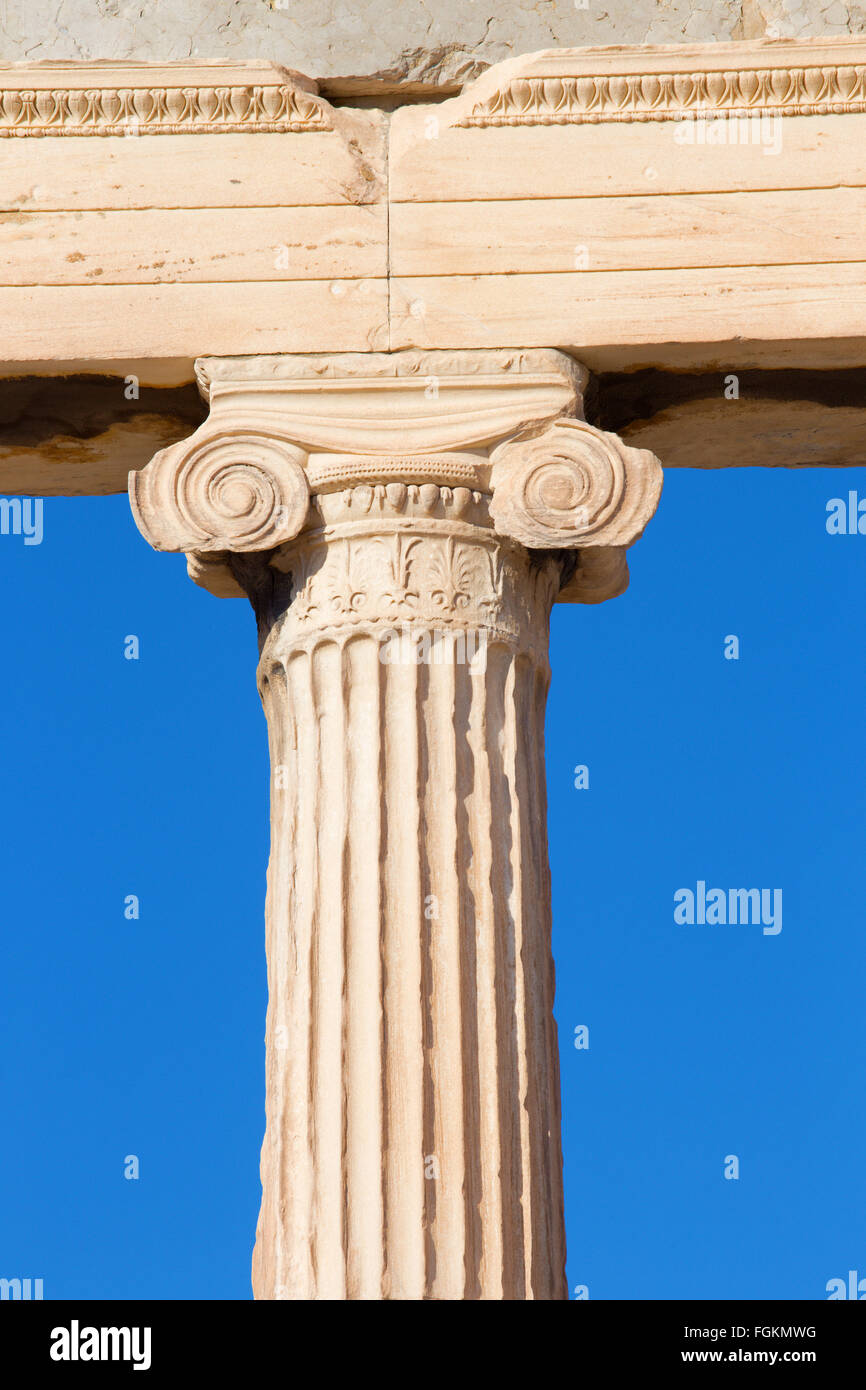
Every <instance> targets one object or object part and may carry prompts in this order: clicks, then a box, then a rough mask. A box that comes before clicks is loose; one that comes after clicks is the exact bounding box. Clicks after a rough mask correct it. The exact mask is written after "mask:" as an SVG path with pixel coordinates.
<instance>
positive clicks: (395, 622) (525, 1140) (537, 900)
mask: <svg viewBox="0 0 866 1390" xmlns="http://www.w3.org/2000/svg"><path fill="white" fill-rule="evenodd" d="M422 492H423V496H422ZM317 500H318V503H319V505H318V506H317V507H315V508H314V524H313V525H312V527H310V528H308V529H307V530H306V531H304V532H303V533H302V534H301V536H300V537H299V538H298V542H297V543H296V545H295V546H294V547H293V548H292V549H291V550H290V551H287V553H285V554H284V556H283V557H282V558H281V566H283V567H284V568H285V570H286V571H287V577H286V579H285V581H284V584H283V592H282V594H281V595H280V594H277V595H271V596H270V599H269V602H270V605H271V608H272V613H273V614H274V616H269V615H265V625H266V626H267V627H268V628H269V630H268V631H267V635H266V637H265V641H264V646H263V650H262V656H261V661H260V666H259V686H260V690H261V694H262V700H263V703H264V708H265V712H266V714H267V719H268V727H269V731H270V742H271V758H272V767H273V778H272V796H273V822H272V846H271V861H270V867H269V876H268V901H267V952H268V973H269V992H270V1006H269V1012H268V1027H267V1076H268V1082H267V1131H266V1136H265V1142H264V1146H263V1151H262V1187H263V1200H262V1210H261V1217H260V1221H259V1228H258V1232H257V1241H256V1252H255V1259H254V1289H255V1293H256V1296H257V1297H259V1298H262V1297H263V1298H299V1299H310V1298H326V1299H344V1298H352V1299H380V1298H396V1299H420V1298H442V1299H466V1298H468V1299H475V1298H492V1299H503V1298H507V1299H524V1298H533V1297H538V1298H558V1297H564V1258H565V1252H564V1239H563V1229H562V1177H561V1152H560V1137H559V1100H558V1096H559V1086H558V1067H557V1050H556V1032H555V1026H554V1022H553V1014H552V1005H553V967H552V961H551V954H550V894H549V881H548V866H547V846H546V830H545V792H544V741H543V740H544V708H545V699H546V693H547V687H548V679H549V671H548V665H547V654H546V642H547V624H548V616H549V610H550V605H551V603H552V601H553V597H554V594H555V592H556V590H557V589H558V587H559V579H560V563H561V562H560V561H559V560H557V559H553V558H550V557H547V556H545V557H544V558H541V559H535V560H533V559H531V558H530V556H529V553H528V552H526V551H524V550H523V548H522V547H521V546H519V545H516V544H513V543H510V542H507V541H503V540H502V539H501V538H499V537H497V536H495V535H494V533H493V531H492V529H491V526H490V521H489V516H488V511H487V499H486V498H484V497H482V495H481V494H479V493H477V492H476V493H474V494H472V493H470V492H469V491H468V490H467V489H465V488H458V489H451V488H439V487H430V486H428V487H426V488H424V489H423V490H422V489H421V488H419V487H417V486H416V487H409V488H407V487H405V486H397V487H394V486H390V487H387V488H386V487H385V486H382V485H379V486H365V487H356V488H354V489H348V490H346V491H344V492H342V493H339V494H336V495H331V496H329V497H323V498H321V499H317ZM323 511H324V513H325V514H324V515H323ZM409 522H411V528H412V529H411V537H409V536H407V530H406V527H407V523H409Z"/></svg>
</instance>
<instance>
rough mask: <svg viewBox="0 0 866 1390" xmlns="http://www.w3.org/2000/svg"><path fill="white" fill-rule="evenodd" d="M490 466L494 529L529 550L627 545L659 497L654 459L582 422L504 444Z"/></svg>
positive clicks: (659, 472)
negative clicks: (491, 470)
mask: <svg viewBox="0 0 866 1390" xmlns="http://www.w3.org/2000/svg"><path fill="white" fill-rule="evenodd" d="M491 461H492V464H493V474H492V482H493V501H492V504H491V515H492V517H493V521H494V524H495V526H496V529H497V531H499V532H500V533H501V534H503V535H506V536H511V537H512V538H513V539H514V540H517V541H520V542H521V543H522V544H523V545H526V546H528V547H530V548H531V549H549V548H553V547H559V546H561V547H574V546H593V547H598V546H628V545H631V544H632V542H633V541H636V540H637V539H638V537H639V536H640V535H641V534H642V533H643V531H644V528H645V527H646V525H647V522H648V521H649V520H650V518H651V517H652V515H653V513H654V512H655V509H656V507H657V506H658V501H659V497H660V495H661V487H662V468H661V464H660V463H659V461H658V459H657V458H656V457H655V455H654V454H651V453H650V452H649V450H647V449H630V448H629V447H628V446H627V445H625V444H623V442H622V440H621V439H620V438H619V437H618V436H617V435H615V434H607V433H606V432H605V431H603V430H597V429H594V428H593V426H592V425H588V424H586V422H585V421H583V420H558V421H557V422H556V424H554V425H551V426H550V427H549V428H548V429H546V430H544V431H543V432H542V433H541V434H539V435H536V436H535V437H534V438H532V439H526V440H519V441H509V442H508V443H505V444H503V445H501V446H500V447H499V448H498V449H496V450H495V451H494V453H493V454H492V456H491Z"/></svg>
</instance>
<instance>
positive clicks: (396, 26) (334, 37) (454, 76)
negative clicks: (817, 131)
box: [0, 0, 866, 86]
mask: <svg viewBox="0 0 866 1390" xmlns="http://www.w3.org/2000/svg"><path fill="white" fill-rule="evenodd" d="M864 32H866V7H864V6H863V5H861V4H845V3H843V0H829V3H827V0H670V3H659V0H606V3H605V0H547V3H545V0H541V2H540V3H538V2H537V0H536V2H535V3H533V0H506V3H504V4H499V5H496V6H494V5H490V4H485V3H483V0H439V3H437V4H436V5H430V4H429V3H424V0H342V3H324V4H323V3H322V0H217V3H214V0H177V3H174V4H172V5H148V6H144V5H134V4H132V3H129V0H96V3H95V4H94V3H93V0H61V3H59V4H57V5H56V6H55V5H52V6H50V7H44V6H38V5H37V6H34V5H33V4H32V3H30V0H0V59H2V60H5V61H7V62H8V61H10V60H17V59H22V60H23V59H28V60H30V61H33V60H41V59H55V60H56V59H79V60H82V61H87V60H93V59H102V58H104V59H115V60H116V59H137V60H140V61H142V62H145V61H149V62H154V61H155V62H165V61H168V60H174V59H188V58H192V59H197V60H199V61H208V60H213V59H220V58H226V59H239V58H268V59H272V60H274V61H277V62H283V63H285V64H286V65H287V66H289V67H292V68H297V69H300V71H302V72H307V73H310V74H311V75H312V76H314V77H317V78H323V79H335V78H341V77H342V78H347V77H353V76H354V77H360V76H375V77H377V78H378V79H379V80H380V81H381V80H385V81H389V82H394V83H405V82H418V83H424V84H429V83H434V84H444V85H452V86H453V85H454V84H455V83H456V84H459V83H461V82H464V81H465V80H466V79H467V78H469V77H473V76H476V75H477V74H478V73H479V72H480V71H481V70H482V69H483V68H485V67H487V66H488V65H489V64H490V63H497V62H500V61H502V59H504V58H511V57H515V56H516V55H518V54H521V53H531V52H533V51H534V50H536V49H540V48H553V47H559V46H567V45H569V46H575V45H583V44H644V43H684V42H705V41H708V40H714V39H752V38H763V37H771V38H774V37H778V38H800V37H817V36H821V35H836V34H860V33H864Z"/></svg>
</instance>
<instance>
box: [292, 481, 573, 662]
mask: <svg viewBox="0 0 866 1390" xmlns="http://www.w3.org/2000/svg"><path fill="white" fill-rule="evenodd" d="M323 513H324V515H323ZM311 515H312V516H313V517H316V518H318V519H319V521H320V524H319V525H318V526H315V527H313V528H312V529H308V530H305V531H304V532H303V533H302V534H301V535H300V536H299V537H298V538H297V539H296V540H295V541H293V542H291V543H290V544H287V545H286V546H284V547H283V548H282V549H281V552H280V553H279V555H277V556H275V557H274V558H273V561H272V563H273V565H274V567H275V568H277V569H280V570H282V571H284V572H285V573H288V574H290V575H291V584H292V596H291V602H290V604H289V607H288V609H287V611H286V613H285V615H284V618H283V620H282V638H281V640H285V639H286V637H293V636H296V637H298V638H299V639H300V638H303V637H305V636H307V635H310V634H317V633H322V632H324V631H325V630H329V629H334V628H345V627H348V628H352V627H361V626H364V627H367V628H369V627H370V626H371V625H372V626H374V627H375V626H377V625H387V624H389V623H394V622H407V623H414V624H420V625H429V626H434V627H455V628H459V629H466V628H483V629H485V631H487V632H488V633H489V634H490V635H491V636H495V637H497V638H498V639H501V640H502V641H505V642H507V643H509V644H517V645H520V646H522V647H525V648H526V649H527V650H529V649H533V650H534V649H535V648H536V647H538V649H539V650H542V649H543V648H544V647H546V642H547V636H546V634H547V621H548V616H549V612H550V607H551V605H552V603H553V600H554V597H555V595H556V592H557V590H558V588H559V584H560V581H561V577H562V571H563V559H562V557H559V556H556V555H551V556H544V557H539V558H538V559H533V558H532V557H531V556H530V555H528V554H527V553H526V551H525V549H524V548H523V547H522V546H521V545H519V544H515V543H514V542H512V541H510V540H508V539H507V538H503V537H501V536H498V535H497V534H496V533H495V531H494V530H493V529H492V527H491V523H490V515H489V497H488V496H486V495H484V494H482V493H480V492H478V491H473V492H470V491H469V490H468V489H466V488H454V489H452V488H438V487H436V486H434V485H432V484H424V485H422V486H420V487H415V486H411V485H410V486H408V487H406V486H403V485H400V484H388V485H379V486H378V487H376V488H369V487H364V486H360V487H356V488H352V489H347V490H346V491H345V492H343V493H338V494H330V495H326V496H324V497H318V498H315V499H314V500H313V506H312V508H311ZM407 516H408V517H411V529H410V530H407V528H406V525H405V522H404V518H406V517H407ZM326 517H327V518H330V520H327V521H326V520H325V518H326ZM335 517H339V518H340V520H339V521H335V520H334V518H335ZM466 518H471V519H466Z"/></svg>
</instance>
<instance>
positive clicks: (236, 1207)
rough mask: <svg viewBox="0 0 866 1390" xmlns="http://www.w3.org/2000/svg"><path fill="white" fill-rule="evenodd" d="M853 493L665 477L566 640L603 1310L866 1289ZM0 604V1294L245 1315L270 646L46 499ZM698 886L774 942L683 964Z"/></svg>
mask: <svg viewBox="0 0 866 1390" xmlns="http://www.w3.org/2000/svg"><path fill="white" fill-rule="evenodd" d="M849 488H858V489H859V494H860V496H861V497H866V469H862V468H857V469H847V470H830V469H827V470H803V471H793V470H769V469H759V468H755V469H737V470H730V471H724V472H716V473H713V472H700V471H670V472H668V473H667V475H666V478H665V490H664V494H663V496H662V502H661V507H660V509H659V512H658V515H657V517H656V518H655V520H654V521H653V522H652V523H651V525H650V527H649V529H648V531H647V533H646V535H645V537H644V538H643V540H642V541H641V542H640V543H639V544H638V545H637V546H636V547H635V549H634V550H633V551H632V555H631V570H632V587H631V588H630V590H629V592H628V594H627V595H626V596H625V597H623V598H621V599H617V600H615V601H613V602H611V603H606V604H603V605H600V606H599V607H597V608H584V607H560V608H558V609H556V610H555V612H554V619H553V634H552V652H551V659H552V666H553V685H552V690H551V698H550V705H549V714H548V732H547V764H548V786H549V828H550V842H551V865H552V874H553V894H554V954H555V958H556V966H557V1004H556V1012H557V1019H558V1023H559V1033H560V1050H561V1068H562V1090H563V1141H564V1151H565V1179H566V1210H567V1224H568V1242H569V1265H568V1271H569V1284H570V1287H571V1289H572V1290H574V1288H575V1287H576V1286H578V1285H585V1286H587V1287H588V1290H589V1295H590V1298H592V1299H596V1298H617V1299H619V1298H623V1299H633V1298H647V1297H649V1298H717V1297H718V1298H818V1299H820V1298H824V1297H826V1293H825V1286H826V1283H827V1281H828V1280H829V1279H831V1278H834V1277H836V1276H842V1277H845V1276H847V1271H848V1270H849V1269H852V1268H857V1269H858V1270H859V1271H860V1273H861V1275H863V1276H866V1209H864V1207H863V1204H862V1200H861V1197H860V1193H861V1190H862V1166H863V1159H862V1155H863V1151H864V1145H866V1120H864V1104H863V1077H864V1075H866V1026H864V1004H863V995H864V989H863V980H864V964H866V961H864V956H866V940H864V932H863V894H864V891H866V881H864V863H863V843H864V828H866V814H864V800H866V794H864V776H863V761H864V759H863V748H864V733H863V704H864V700H863V695H864V688H866V681H864V665H866V644H864V640H863V636H864V630H863V576H864V569H866V536H834V537H831V536H828V534H827V532H826V529H825V517H826V503H827V501H828V499H829V498H831V497H836V496H845V495H847V492H848V490H849ZM0 582H2V592H3V594H4V596H5V602H4V604H3V608H2V614H0V624H2V638H3V651H4V655H5V662H4V670H5V679H4V680H3V683H2V693H0V713H2V727H3V731H4V736H3V750H2V777H3V789H4V794H3V797H2V802H0V817H2V827H0V828H2V834H0V855H2V866H0V872H2V881H3V896H2V906H3V911H2V953H0V960H2V970H0V1033H2V1047H0V1125H2V1145H0V1189H2V1192H3V1194H4V1196H3V1202H2V1203H0V1265H2V1268H0V1275H3V1276H5V1277H13V1276H18V1277H28V1276H29V1277H34V1278H36V1277H41V1278H43V1280H44V1290H45V1296H46V1297H50V1298H76V1297H86V1298H87V1297H92V1298H98V1297H106V1298H136V1297H144V1298H193V1297H195V1298H249V1297H250V1296H251V1293H250V1281H249V1265H250V1254H251V1248H252V1241H253V1237H254V1230H255V1221H256V1215H257V1209H258V1200H259V1184H258V1160H259V1147H260V1143H261V1137H262V1128H263V1121H264V1114H263V1100H264V1097H263V1088H264V1047H263V1033H264V1013H265V969H264V953H263V903H264V873H265V866H266V860H267V850H268V810H267V784H268V770H267V746H266V738H265V726H264V719H263V716H262V713H261V708H260V705H259V702H258V696H257V693H256V688H255V663H256V641H255V628H254V623H253V619H252V614H251V612H250V610H249V608H248V606H247V605H246V604H245V603H244V602H242V601H219V600H217V599H214V598H211V597H210V596H209V595H208V594H206V593H204V592H203V591H201V590H199V589H197V588H196V587H195V586H194V585H192V584H191V583H190V582H189V581H188V580H187V578H186V575H185V565H184V562H183V560H182V559H180V558H178V557H172V556H158V555H156V554H154V553H153V552H151V551H150V550H149V549H148V547H147V546H146V545H145V543H144V541H142V540H141V538H140V537H139V536H138V533H137V532H136V530H135V528H134V525H133V523H132V520H131V517H130V514H129V510H128V504H127V502H126V499H125V498H124V497H110V498H90V499H48V500H47V501H46V503H45V513H44V539H43V542H42V544H41V545H39V546H29V547H27V546H24V545H23V543H22V538H21V537H16V536H11V535H7V536H0ZM130 633H134V634H136V635H137V636H138V638H139V640H140V648H141V656H140V660H138V661H127V660H125V659H124V656H123V644H124V638H125V637H126V635H127V634H130ZM729 634H735V635H737V636H738V637H739V639H740V657H739V660H738V661H728V660H725V658H724V642H725V638H726V636H727V635H729ZM578 764H585V765H586V766H587V767H588V768H589V783H590V785H589V788H588V789H586V790H576V789H575V787H574V785H573V784H574V768H575V766H576V765H578ZM698 880H704V881H705V882H706V883H707V885H708V886H719V887H723V888H725V889H728V888H731V887H764V888H781V889H782V891H783V902H784V911H783V928H782V931H781V932H780V933H779V934H778V935H775V936H769V935H764V934H763V933H762V931H761V928H760V926H754V925H746V926H741V925H729V926H700V925H694V926H681V925H677V924H676V923H675V922H674V916H673V910H674V900H673V896H674V893H675V892H676V891H677V889H679V888H682V887H690V888H692V889H694V888H695V885H696V883H697V882H698ZM132 893H134V894H136V895H138V897H139V898H140V903H141V908H140V913H141V915H140V918H139V920H138V921H128V920H126V918H125V917H124V899H125V897H126V895H127V894H132ZM579 1025H586V1026H587V1027H588V1029H589V1043H590V1045H589V1048H588V1050H577V1049H575V1047H574V1046H573V1037H574V1030H575V1028H576V1027H578V1026H579ZM127 1154H136V1155H138V1157H139V1160H140V1165H141V1176H140V1179H139V1180H138V1181H127V1180H125V1179H124V1176H123V1168H124V1158H125V1156H126V1155H127ZM728 1155H736V1156H737V1157H738V1159H739V1165H740V1175H739V1178H738V1179H737V1180H726V1179H725V1177H724V1166H725V1160H726V1156H728Z"/></svg>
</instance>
